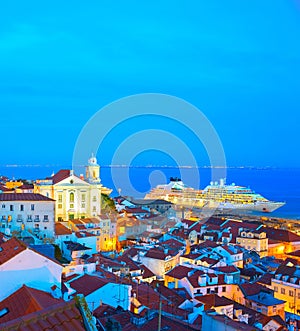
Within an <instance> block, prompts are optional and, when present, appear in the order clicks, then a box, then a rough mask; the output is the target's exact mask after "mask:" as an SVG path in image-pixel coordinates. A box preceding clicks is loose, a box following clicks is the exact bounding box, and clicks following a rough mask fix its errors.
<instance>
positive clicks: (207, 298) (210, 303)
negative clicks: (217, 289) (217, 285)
mask: <svg viewBox="0 0 300 331" xmlns="http://www.w3.org/2000/svg"><path fill="white" fill-rule="evenodd" d="M197 300H198V301H200V302H202V303H204V305H205V310H206V309H210V308H213V307H222V306H229V305H233V301H231V300H229V299H227V298H225V297H220V296H218V295H217V294H207V295H201V296H198V297H197Z"/></svg>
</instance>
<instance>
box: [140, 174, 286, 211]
mask: <svg viewBox="0 0 300 331" xmlns="http://www.w3.org/2000/svg"><path fill="white" fill-rule="evenodd" d="M145 199H164V200H167V201H170V202H172V203H174V204H176V205H182V206H187V207H195V208H213V209H219V210H235V209H239V210H250V211H252V210H253V211H261V212H272V211H274V210H276V209H278V208H280V207H282V206H283V205H284V204H285V203H284V202H275V201H270V200H268V199H267V198H265V197H263V196H262V195H261V194H258V193H255V192H254V191H253V190H251V189H250V188H247V187H244V186H238V185H236V184H235V183H232V184H230V185H227V184H226V181H225V179H221V180H220V181H219V182H211V183H210V185H208V186H207V187H205V189H203V190H197V189H194V188H191V187H188V186H186V185H185V184H184V183H183V182H182V181H181V180H180V179H179V178H171V180H170V183H169V184H165V185H158V186H156V187H155V188H153V189H152V190H151V192H150V193H148V194H147V195H146V196H145Z"/></svg>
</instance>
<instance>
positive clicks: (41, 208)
mask: <svg viewBox="0 0 300 331" xmlns="http://www.w3.org/2000/svg"><path fill="white" fill-rule="evenodd" d="M11 205H12V206H13V210H12V211H11V210H10V206H11ZM31 205H34V210H31ZM3 206H4V207H3ZM21 206H23V211H22V210H20V209H21ZM54 208H55V201H1V202H0V231H1V232H5V227H6V226H7V225H8V226H9V227H10V230H11V231H21V226H22V224H24V226H25V230H31V231H34V229H35V228H36V225H38V226H39V230H40V231H39V233H38V236H39V237H40V238H41V239H43V238H53V237H54V221H55V215H54ZM29 215H30V216H31V221H30V220H29V219H28V216H29ZM37 215H38V216H39V221H35V220H36V216H37ZM45 215H46V216H48V220H44V216H45ZM3 216H4V217H5V218H6V220H4V219H2V217H3ZM9 216H11V222H7V219H8V217H9ZM45 228H46V229H45Z"/></svg>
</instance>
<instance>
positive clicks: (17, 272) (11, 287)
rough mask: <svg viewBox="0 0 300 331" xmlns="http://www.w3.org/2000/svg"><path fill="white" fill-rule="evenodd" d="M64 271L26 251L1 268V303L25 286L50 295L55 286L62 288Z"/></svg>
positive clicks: (45, 259) (44, 258)
mask: <svg viewBox="0 0 300 331" xmlns="http://www.w3.org/2000/svg"><path fill="white" fill-rule="evenodd" d="M62 270H63V267H62V266H61V265H59V264H57V263H55V262H54V261H52V260H50V259H48V258H47V257H45V256H43V255H40V254H38V253H35V252H34V251H32V250H31V249H26V250H25V251H23V252H21V253H19V254H18V255H16V256H15V257H13V258H12V259H10V260H9V261H7V262H6V263H4V264H2V265H1V266H0V284H1V285H0V301H1V300H3V299H4V298H5V297H7V296H8V295H10V294H12V293H13V292H14V291H16V290H17V289H18V288H20V287H21V286H22V285H23V284H25V285H28V286H30V287H34V288H37V289H39V290H43V291H46V292H49V293H50V292H51V289H50V288H51V286H53V285H56V286H57V287H58V288H61V274H62ZM4 284H5V285H4Z"/></svg>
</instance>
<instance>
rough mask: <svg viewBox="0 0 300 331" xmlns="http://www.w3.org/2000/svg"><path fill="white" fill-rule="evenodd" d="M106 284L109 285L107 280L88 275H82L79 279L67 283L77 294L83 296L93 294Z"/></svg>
mask: <svg viewBox="0 0 300 331" xmlns="http://www.w3.org/2000/svg"><path fill="white" fill-rule="evenodd" d="M107 283H109V280H108V279H106V278H100V277H97V276H90V275H83V276H82V277H80V278H77V279H75V280H71V281H69V282H68V284H69V285H70V286H71V287H72V288H73V289H74V290H76V292H77V294H83V295H84V296H87V295H89V294H91V293H93V292H95V291H96V290H98V289H99V288H101V287H103V286H104V285H106V284H107Z"/></svg>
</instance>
